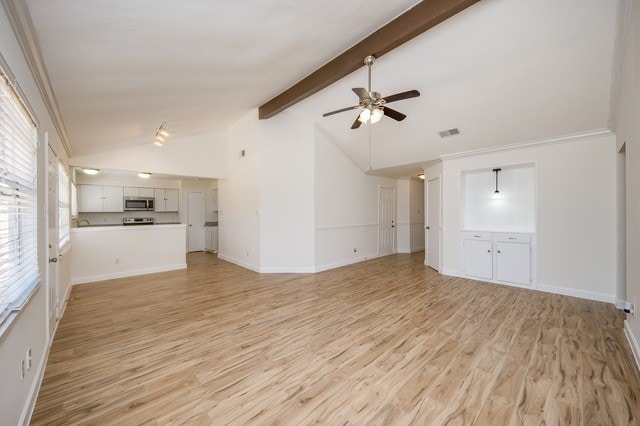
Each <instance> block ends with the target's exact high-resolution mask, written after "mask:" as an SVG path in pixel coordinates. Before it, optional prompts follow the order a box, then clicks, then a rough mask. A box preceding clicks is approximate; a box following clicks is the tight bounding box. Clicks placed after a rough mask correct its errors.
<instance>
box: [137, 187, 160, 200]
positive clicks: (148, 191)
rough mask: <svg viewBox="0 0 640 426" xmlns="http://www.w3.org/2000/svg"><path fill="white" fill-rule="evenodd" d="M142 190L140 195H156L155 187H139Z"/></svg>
mask: <svg viewBox="0 0 640 426" xmlns="http://www.w3.org/2000/svg"><path fill="white" fill-rule="evenodd" d="M138 189H139V190H140V191H139V192H140V195H139V196H140V197H149V198H153V197H155V196H156V194H155V192H156V191H155V189H154V188H138Z"/></svg>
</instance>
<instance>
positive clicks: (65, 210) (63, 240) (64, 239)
mask: <svg viewBox="0 0 640 426" xmlns="http://www.w3.org/2000/svg"><path fill="white" fill-rule="evenodd" d="M69 213H70V212H69V175H68V174H67V168H66V167H65V166H64V164H62V163H58V221H59V226H58V234H59V235H58V236H59V238H58V241H59V245H60V251H62V250H63V249H64V248H65V247H66V246H67V245H69V241H70V239H69Z"/></svg>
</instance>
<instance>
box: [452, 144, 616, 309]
mask: <svg viewBox="0 0 640 426" xmlns="http://www.w3.org/2000/svg"><path fill="white" fill-rule="evenodd" d="M527 162H537V167H538V249H539V257H538V259H539V275H538V276H539V288H541V289H545V290H550V291H556V292H560V293H566V294H572V295H576V296H581V297H587V298H592V299H597V300H606V301H611V302H613V300H614V296H615V283H616V199H615V197H616V181H615V179H616V173H615V167H616V154H615V137H614V136H613V135H611V136H601V137H596V138H587V139H582V140H575V141H571V142H564V143H556V144H547V145H538V146H530V147H524V148H515V149H511V150H505V151H498V152H492V153H487V154H481V155H473V156H464V157H459V158H450V159H447V158H445V160H444V162H443V193H444V199H443V262H444V263H443V269H444V272H445V273H446V274H452V275H457V274H458V273H459V264H458V262H459V231H460V226H461V214H460V181H461V179H460V178H461V172H462V171H464V170H469V169H476V168H484V167H486V168H493V167H499V166H501V165H506V164H514V163H527Z"/></svg>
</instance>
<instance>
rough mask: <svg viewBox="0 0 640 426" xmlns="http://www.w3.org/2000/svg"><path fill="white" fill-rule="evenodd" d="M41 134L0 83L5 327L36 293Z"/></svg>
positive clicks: (0, 259) (0, 292)
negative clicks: (38, 153)
mask: <svg viewBox="0 0 640 426" xmlns="http://www.w3.org/2000/svg"><path fill="white" fill-rule="evenodd" d="M37 138H38V135H37V130H36V127H35V125H34V123H33V121H32V120H31V117H30V115H29V114H28V113H27V112H26V110H25V109H24V106H23V104H22V102H21V100H20V98H19V97H18V95H17V94H16V92H15V91H14V90H13V87H12V86H10V85H9V84H8V83H7V79H6V77H5V76H4V75H2V76H1V77H0V323H2V321H4V319H5V318H6V317H7V316H8V315H9V313H10V312H11V311H12V310H17V309H19V308H20V307H21V305H22V303H23V302H24V301H25V300H26V298H27V297H28V296H29V294H31V292H32V291H33V290H34V289H35V288H36V286H37V284H38V282H39V279H40V274H39V271H38V251H37V204H36V198H37V187H36V181H37V166H36V164H37V145H38V142H37Z"/></svg>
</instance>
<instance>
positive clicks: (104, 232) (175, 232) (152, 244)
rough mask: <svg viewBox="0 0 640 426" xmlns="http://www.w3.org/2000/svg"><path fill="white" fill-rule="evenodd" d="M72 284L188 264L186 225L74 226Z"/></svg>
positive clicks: (180, 267)
mask: <svg viewBox="0 0 640 426" xmlns="http://www.w3.org/2000/svg"><path fill="white" fill-rule="evenodd" d="M71 245H72V247H73V256H72V258H71V280H72V282H73V284H83V283H89V282H94V281H102V280H109V279H114V278H121V277H129V276H134V275H141V274H150V273H154V272H163V271H171V270H174V269H184V268H186V267H187V261H186V252H187V248H186V242H185V225H155V226H134V227H97V228H75V229H72V231H71Z"/></svg>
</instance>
